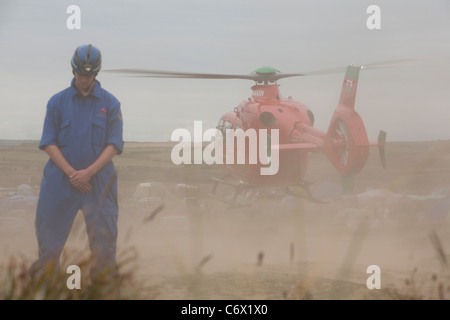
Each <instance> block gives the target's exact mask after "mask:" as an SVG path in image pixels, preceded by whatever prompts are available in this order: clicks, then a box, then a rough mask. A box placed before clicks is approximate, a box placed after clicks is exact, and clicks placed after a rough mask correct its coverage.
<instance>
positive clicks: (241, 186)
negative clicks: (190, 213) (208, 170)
mask: <svg viewBox="0 0 450 320" xmlns="http://www.w3.org/2000/svg"><path fill="white" fill-rule="evenodd" d="M223 178H224V177H222V178H215V177H212V178H211V179H212V180H213V181H214V183H213V187H212V191H211V193H209V194H208V196H209V197H211V198H213V199H216V200H219V201H222V202H224V203H226V204H228V205H230V206H232V207H235V208H236V207H247V206H248V204H243V203H239V202H238V201H237V198H238V196H239V195H240V194H241V193H242V192H243V191H244V190H246V189H249V188H251V186H250V185H248V184H247V183H245V182H243V181H227V180H224V179H223ZM220 184H222V185H226V186H229V187H231V188H233V193H232V195H231V198H230V197H222V196H220V195H218V190H217V189H218V186H219V185H220Z"/></svg>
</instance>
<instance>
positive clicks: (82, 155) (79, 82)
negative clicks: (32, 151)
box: [30, 44, 123, 276]
mask: <svg viewBox="0 0 450 320" xmlns="http://www.w3.org/2000/svg"><path fill="white" fill-rule="evenodd" d="M71 63H72V69H73V75H74V78H73V80H72V83H71V85H70V87H68V88H67V89H65V90H63V91H61V92H59V93H57V94H55V95H54V96H53V97H51V99H50V100H49V101H48V104H47V113H46V115H45V121H44V129H43V133H42V138H41V141H40V144H39V148H40V149H42V150H45V151H46V152H47V153H48V155H49V157H50V159H49V161H48V162H47V164H46V166H45V168H44V174H43V178H42V182H41V189H40V194H39V201H38V204H37V211H36V221H35V227H36V236H37V241H38V246H39V258H38V260H37V261H35V262H34V263H33V264H32V266H31V267H30V273H31V274H32V275H36V273H38V272H45V268H47V267H48V266H50V265H52V266H53V267H56V268H58V269H59V258H60V255H61V252H62V250H63V247H64V245H65V243H66V240H67V238H68V236H69V233H70V230H71V227H72V224H73V221H74V219H75V216H76V214H77V212H78V210H82V212H83V215H84V219H85V222H86V229H87V234H88V239H89V246H90V250H91V253H92V257H93V268H92V272H93V276H95V275H97V274H98V273H99V272H105V271H106V270H108V271H107V272H110V271H109V270H111V271H112V272H113V274H117V265H116V241H117V218H118V201H117V176H116V173H115V169H114V165H113V163H112V158H113V157H114V156H115V155H116V154H120V153H122V150H123V140H122V126H123V122H122V114H121V110H120V102H119V101H118V100H117V99H116V98H115V97H114V96H113V95H112V94H111V93H109V92H108V91H106V90H104V89H103V88H102V87H101V86H100V83H99V82H98V81H97V80H96V76H97V74H98V72H99V71H100V68H101V54H100V51H99V50H98V49H97V48H96V47H94V46H92V45H90V44H89V45H81V46H79V47H78V48H77V49H76V50H75V53H74V55H73V57H72V62H71Z"/></svg>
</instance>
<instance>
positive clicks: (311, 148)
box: [107, 62, 388, 201]
mask: <svg viewBox="0 0 450 320" xmlns="http://www.w3.org/2000/svg"><path fill="white" fill-rule="evenodd" d="M383 65H385V66H388V65H387V64H386V62H384V63H375V64H370V65H364V66H358V65H349V66H348V67H347V68H339V69H329V70H322V71H317V72H309V73H281V72H280V71H279V70H276V69H275V68H272V67H261V68H259V69H257V70H255V71H254V72H252V73H250V74H247V75H226V74H205V73H187V72H171V71H152V70H141V69H119V70H107V71H109V72H116V73H123V74H129V75H134V76H139V77H155V78H197V79H246V80H253V81H255V85H254V86H252V87H251V89H252V96H251V98H249V99H248V100H245V101H242V102H241V103H240V104H239V105H238V106H237V107H235V108H234V110H233V111H231V112H228V113H225V114H224V115H222V116H221V118H220V120H219V122H218V124H217V128H216V129H217V130H218V131H219V132H221V133H222V134H221V136H223V137H224V140H226V138H225V137H226V131H227V130H238V129H242V130H243V131H244V132H246V131H247V130H249V129H252V130H256V131H259V132H260V130H261V129H263V130H264V129H265V130H267V135H268V137H269V139H268V140H269V141H270V142H271V146H270V147H269V146H268V147H267V148H268V149H269V148H270V151H268V152H269V153H268V154H269V155H271V153H273V152H275V151H276V152H277V153H278V152H279V154H278V162H279V163H278V164H277V168H276V169H277V170H276V173H275V174H265V175H264V174H261V169H262V168H267V167H268V163H267V162H264V161H260V160H258V161H257V162H256V163H250V162H249V154H250V152H251V150H250V149H251V147H254V146H252V145H251V143H247V144H245V150H244V152H245V154H246V156H245V159H246V161H245V163H244V164H242V163H238V161H231V163H230V161H223V164H222V165H223V166H224V168H225V169H226V170H227V172H228V176H233V177H236V178H238V179H239V180H240V181H239V182H237V183H236V182H231V181H230V180H228V179H226V178H225V176H224V177H222V178H213V179H214V180H215V185H214V188H213V195H214V194H215V191H216V187H217V184H218V183H225V184H230V185H234V186H235V187H236V192H235V195H234V196H233V200H232V201H234V200H235V198H236V196H237V195H238V194H239V193H240V192H241V191H242V190H243V189H245V188H248V187H290V186H301V185H302V184H303V183H304V181H303V179H304V177H305V173H306V169H307V166H308V159H309V153H310V152H324V153H325V154H326V155H327V157H328V159H329V160H330V162H331V163H332V164H333V165H334V167H335V168H336V169H337V170H338V171H339V173H340V175H341V176H342V181H343V191H344V192H347V193H349V192H352V191H353V185H354V177H355V175H356V174H357V173H359V172H360V171H361V170H362V169H363V167H364V165H365V163H366V160H367V158H368V156H369V147H370V146H377V147H378V148H379V151H380V157H381V163H382V166H383V167H385V152H384V145H385V141H386V132H384V131H380V133H379V136H378V140H377V141H369V139H368V136H367V132H366V129H365V126H364V122H363V120H362V119H361V117H360V116H359V114H358V113H357V112H356V111H355V97H356V90H357V86H358V77H359V72H360V69H361V68H368V69H370V68H380V67H383ZM343 71H345V77H344V80H343V83H342V91H341V95H340V99H339V102H338V104H337V107H336V109H335V111H334V114H333V117H332V119H331V121H330V124H329V127H328V130H327V131H322V130H319V129H317V128H315V127H314V114H313V112H312V111H311V110H310V109H309V108H308V107H307V106H305V105H304V104H303V103H301V102H298V101H294V100H293V99H292V98H291V97H288V98H284V97H283V96H281V94H280V91H279V84H278V83H277V81H278V80H280V79H283V78H288V77H296V76H308V75H318V74H327V73H337V72H343ZM274 130H276V133H277V137H278V139H277V143H276V144H275V145H274V144H273V141H271V140H270V138H271V137H272V136H274V133H275V131H274ZM234 139H236V137H234ZM258 140H259V138H258ZM253 143H255V141H254V142H253ZM256 143H257V149H258V150H259V149H260V148H261V146H262V144H260V143H259V141H258V142H256ZM227 146H228V147H229V146H230V143H228V142H227V141H226V142H224V143H223V157H224V160H225V157H226V149H227ZM231 146H232V148H234V149H235V150H234V151H235V152H234V157H235V158H234V159H235V160H236V157H237V154H238V151H237V150H236V148H237V144H236V143H232V144H231ZM269 158H270V157H269Z"/></svg>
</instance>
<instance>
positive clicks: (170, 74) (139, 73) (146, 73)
mask: <svg viewBox="0 0 450 320" xmlns="http://www.w3.org/2000/svg"><path fill="white" fill-rule="evenodd" d="M104 72H112V73H122V74H127V75H131V76H136V77H149V78H189V79H248V80H254V79H255V75H252V74H249V75H238V74H214V73H194V72H175V71H160V70H146V69H111V70H104Z"/></svg>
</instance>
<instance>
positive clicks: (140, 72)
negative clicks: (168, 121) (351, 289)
mask: <svg viewBox="0 0 450 320" xmlns="http://www.w3.org/2000/svg"><path fill="white" fill-rule="evenodd" d="M419 59H421V58H411V59H397V60H388V61H381V62H374V63H368V64H361V65H360V66H361V68H363V69H381V68H392V67H397V66H400V65H401V64H402V63H404V62H407V61H414V60H419ZM272 70H274V69H272ZM345 70H346V67H342V68H333V69H324V70H317V71H311V72H306V73H305V72H303V73H281V72H279V71H278V70H274V71H273V72H253V73H251V74H244V75H240V74H217V73H195V72H176V71H162V70H146V69H110V70H103V72H110V73H120V74H124V75H126V76H129V77H149V78H181V79H245V80H253V81H256V82H267V81H268V82H275V81H277V80H279V79H283V78H289V77H302V76H313V75H325V74H332V73H341V72H344V71H345Z"/></svg>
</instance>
